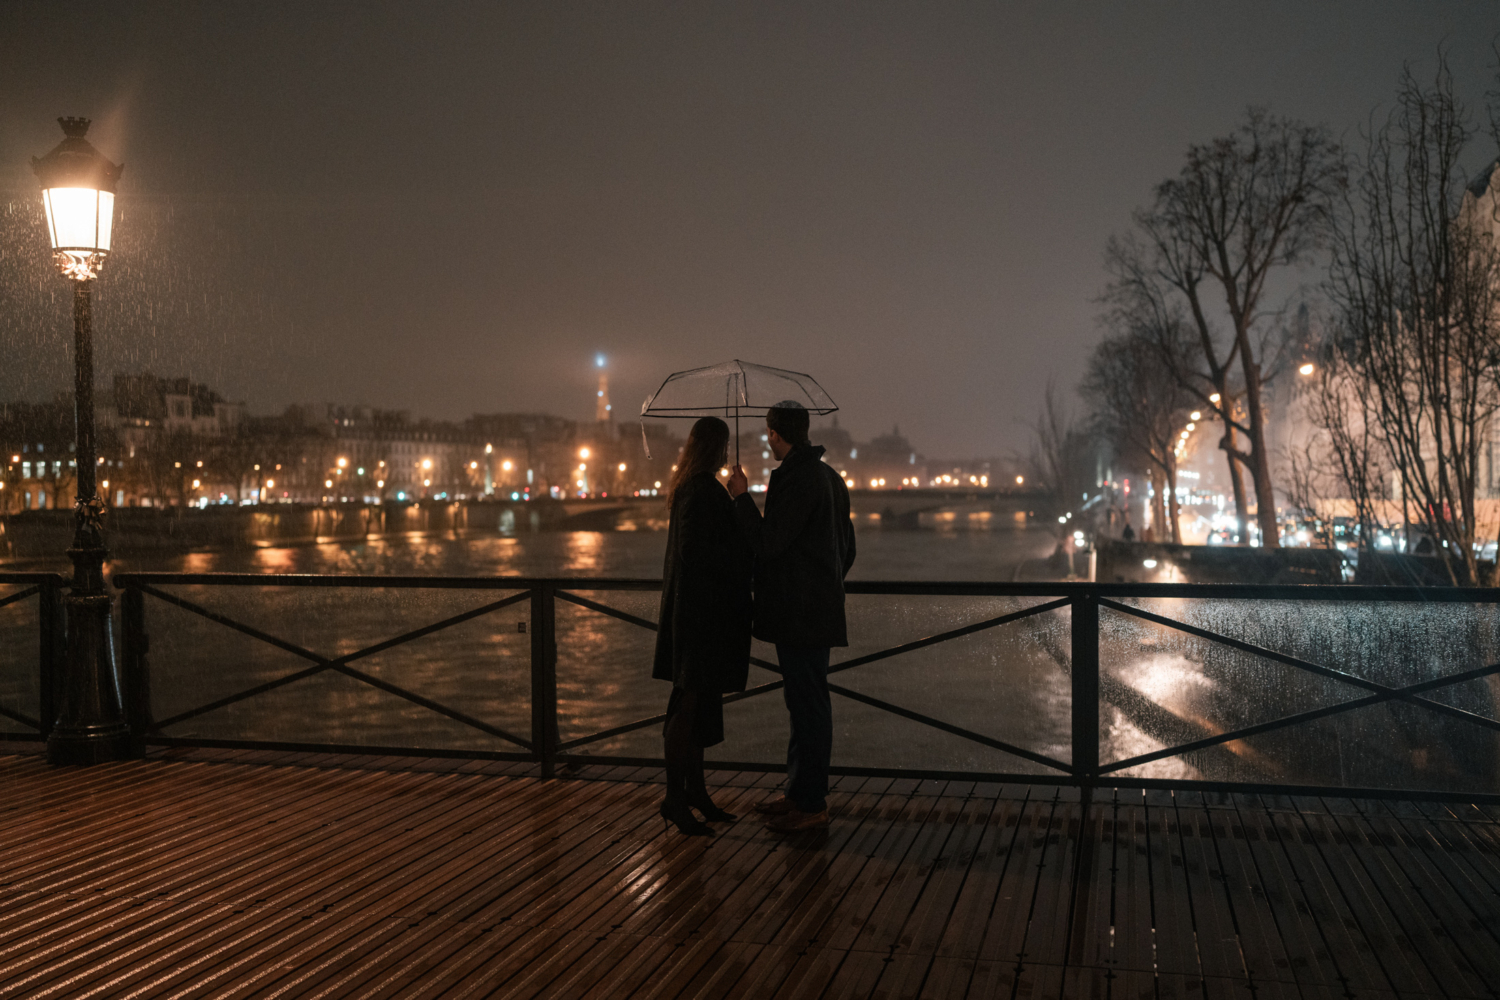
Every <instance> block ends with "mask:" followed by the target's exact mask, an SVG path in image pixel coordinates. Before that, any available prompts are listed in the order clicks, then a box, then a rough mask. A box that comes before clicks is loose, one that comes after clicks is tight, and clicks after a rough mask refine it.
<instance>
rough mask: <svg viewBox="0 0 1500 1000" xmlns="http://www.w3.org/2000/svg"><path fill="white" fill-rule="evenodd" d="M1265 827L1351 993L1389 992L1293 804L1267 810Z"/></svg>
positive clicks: (1376, 961) (1297, 897)
mask: <svg viewBox="0 0 1500 1000" xmlns="http://www.w3.org/2000/svg"><path fill="white" fill-rule="evenodd" d="M1265 817H1266V821H1267V824H1268V825H1267V830H1268V832H1269V835H1270V836H1271V837H1272V838H1274V843H1275V845H1276V851H1275V852H1274V853H1275V854H1276V855H1277V861H1278V865H1282V866H1284V872H1285V878H1286V881H1287V882H1288V884H1289V886H1294V887H1295V892H1296V895H1295V896H1293V899H1294V901H1296V900H1300V902H1301V905H1300V906H1298V907H1297V909H1298V912H1304V910H1303V907H1305V916H1306V918H1307V920H1309V921H1311V922H1313V923H1314V924H1315V926H1316V928H1317V933H1318V936H1319V938H1320V939H1321V940H1322V942H1323V943H1324V945H1326V947H1327V951H1328V956H1329V960H1330V961H1332V962H1333V963H1334V964H1335V965H1336V966H1337V968H1338V974H1339V976H1340V977H1341V981H1342V982H1343V983H1344V984H1345V985H1346V986H1347V988H1348V989H1349V990H1350V991H1353V992H1357V993H1361V994H1362V993H1364V992H1365V991H1370V990H1389V989H1390V988H1391V986H1390V979H1389V978H1388V977H1387V976H1386V974H1385V971H1384V969H1383V968H1382V967H1381V964H1380V961H1379V958H1378V956H1377V955H1376V954H1375V949H1374V947H1373V946H1372V945H1371V944H1370V941H1369V939H1368V937H1367V936H1366V935H1365V933H1364V931H1363V928H1362V927H1361V925H1360V923H1359V921H1358V920H1357V919H1355V915H1354V914H1352V913H1351V912H1350V911H1349V907H1348V905H1347V903H1346V901H1345V899H1344V897H1343V895H1342V894H1341V893H1340V892H1339V888H1338V885H1337V884H1336V883H1335V882H1334V881H1333V879H1332V876H1331V874H1330V873H1329V871H1328V869H1327V866H1326V865H1325V864H1324V863H1323V858H1322V855H1321V854H1320V853H1319V852H1318V851H1317V850H1316V848H1315V845H1314V844H1313V840H1312V836H1311V834H1310V833H1309V832H1308V831H1307V829H1306V828H1305V827H1304V826H1303V824H1302V823H1301V822H1300V820H1299V818H1298V816H1297V814H1296V813H1295V812H1293V811H1292V810H1291V809H1290V808H1287V809H1279V808H1268V809H1266V810H1265Z"/></svg>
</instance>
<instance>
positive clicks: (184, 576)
mask: <svg viewBox="0 0 1500 1000" xmlns="http://www.w3.org/2000/svg"><path fill="white" fill-rule="evenodd" d="M110 580H111V582H112V583H114V585H115V586H116V587H118V588H121V589H124V588H126V587H129V586H131V585H132V584H136V585H139V584H145V585H148V586H155V587H160V586H182V585H207V586H217V587H371V588H378V587H390V588H398V589H399V588H405V589H422V588H448V589H455V590H533V589H535V588H537V587H539V586H543V585H550V586H554V587H562V588H564V589H572V590H660V589H661V581H660V580H635V579H625V578H618V579H617V578H609V577H534V576H381V575H374V574H363V575H361V574H352V573H351V574H337V573H325V574H314V573H114V574H112V575H111V576H110Z"/></svg>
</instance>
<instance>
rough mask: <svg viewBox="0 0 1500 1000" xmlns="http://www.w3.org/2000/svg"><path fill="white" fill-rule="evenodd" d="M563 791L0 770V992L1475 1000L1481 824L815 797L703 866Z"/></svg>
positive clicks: (325, 776) (1483, 979)
mask: <svg viewBox="0 0 1500 1000" xmlns="http://www.w3.org/2000/svg"><path fill="white" fill-rule="evenodd" d="M596 770H597V771H598V773H597V774H593V773H591V772H590V771H585V772H584V774H583V775H582V776H579V777H573V778H568V779H563V780H556V781H541V780H538V779H537V778H535V777H533V776H531V775H529V774H528V773H526V770H525V768H524V767H522V766H520V765H496V764H482V763H474V762H467V763H454V762H421V761H417V762H414V761H408V760H393V759H390V758H386V759H378V760H377V759H371V758H358V759H354V758H340V757H331V756H325V757H312V756H306V755H303V756H293V755H284V754H283V755H271V754H258V755H257V754H249V753H231V752H225V753H217V754H210V753H208V752H205V751H198V752H195V753H193V754H179V755H176V756H171V755H165V756H160V757H156V758H153V759H149V760H144V761H135V762H130V763H124V764H112V765H104V766H99V767H95V768H90V769H87V770H80V769H53V768H50V767H48V766H47V765H46V764H45V763H44V762H43V761H42V760H41V759H40V758H39V757H37V756H35V755H32V754H24V753H21V754H11V755H10V756H4V757H0V996H3V997H26V998H33V997H68V998H82V997H101V998H104V997H107V998H111V1000H115V998H129V997H142V998H152V1000H157V998H179V997H180V998H187V997H214V998H220V997H236V998H238V997H413V998H416V997H421V998H429V997H430V998H437V997H444V998H459V997H475V998H477V997H489V996H494V997H532V996H551V997H568V998H573V997H627V996H628V997H729V996H735V997H757V998H760V997H975V998H979V997H984V998H988V997H1016V998H1025V1000H1040V998H1052V997H1058V996H1067V997H1110V998H1113V997H1119V998H1127V1000H1145V998H1157V997H1160V998H1179V997H1191V998H1197V997H1213V998H1218V997H1245V998H1272V997H1278V998H1279V997H1319V998H1324V997H1326V998H1337V997H1360V998H1363V997H1371V998H1375V997H1396V996H1401V997H1427V996H1431V997H1496V996H1500V993H1497V987H1500V814H1497V812H1496V811H1495V810H1493V809H1490V808H1485V807H1480V806H1472V805H1470V806H1439V805H1430V804H1414V803H1395V802H1366V801H1349V800H1330V799H1286V798H1268V797H1262V796H1241V795H1235V796H1208V797H1205V796H1202V795H1199V794H1196V793H1194V794H1177V795H1175V796H1173V795H1171V794H1167V793H1154V792H1153V793H1144V794H1143V793H1141V792H1139V791H1123V790H1121V791H1115V790H1104V791H1102V792H1098V793H1096V795H1095V798H1094V800H1093V804H1092V807H1091V808H1090V809H1089V810H1088V812H1087V816H1086V817H1085V816H1084V815H1083V810H1082V808H1081V806H1080V803H1079V801H1078V796H1077V793H1076V792H1071V791H1069V790H1066V789H1063V790H1059V789H1057V788H1053V787H1048V786H1042V785H1031V786H1028V785H1014V786H1003V787H1001V786H992V785H977V786H976V785H975V784H974V783H972V782H938V781H933V782H925V781H924V782H918V781H911V780H892V779H888V778H883V779H865V778H860V779H851V778H845V779H840V780H839V781H838V784H837V788H836V790H835V793H834V795H833V796H832V807H833V811H834V816H835V820H834V823H833V826H832V828H831V829H830V830H829V831H828V832H827V833H826V834H805V835H801V836H800V837H798V838H794V839H791V840H784V839H780V838H776V837H773V836H771V835H769V834H767V833H765V832H763V831H762V830H761V829H760V827H759V824H757V823H755V822H754V821H752V820H751V819H749V818H743V819H741V820H740V822H738V823H736V824H733V825H730V826H727V827H725V828H723V833H722V834H721V835H720V836H718V837H716V838H715V839H713V840H711V841H703V840H697V839H693V838H686V837H682V836H679V835H677V834H676V833H675V832H672V833H666V834H664V833H663V829H662V823H661V821H660V819H659V818H658V817H657V816H656V814H655V806H656V804H657V801H658V796H659V792H660V785H659V784H657V783H656V779H657V777H658V775H657V774H655V773H653V772H649V771H640V770H627V769H619V770H606V769H603V768H599V769H596ZM714 780H717V781H718V783H719V784H720V785H721V786H723V787H724V792H723V793H722V794H721V798H722V800H723V804H724V805H725V806H726V807H728V808H729V809H730V810H731V811H736V812H740V813H742V814H744V813H746V812H748V807H749V805H750V803H751V802H753V801H755V800H757V799H759V798H761V797H762V796H765V795H766V794H767V789H768V787H769V786H770V785H771V784H773V783H774V780H775V778H774V777H773V776H766V775H757V774H748V773H720V774H718V775H717V776H715V779H714Z"/></svg>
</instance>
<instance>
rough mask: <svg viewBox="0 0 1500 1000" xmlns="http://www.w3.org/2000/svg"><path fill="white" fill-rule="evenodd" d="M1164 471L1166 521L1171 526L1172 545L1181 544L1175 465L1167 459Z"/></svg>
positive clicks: (1180, 516) (1179, 508) (1180, 522)
mask: <svg viewBox="0 0 1500 1000" xmlns="http://www.w3.org/2000/svg"><path fill="white" fill-rule="evenodd" d="M1167 461H1168V465H1167V470H1166V477H1165V478H1166V481H1167V503H1166V508H1167V520H1168V522H1169V523H1170V524H1171V526H1172V534H1171V539H1172V544H1173V545H1181V544H1182V505H1181V504H1180V503H1178V502H1177V463H1176V462H1173V461H1172V460H1171V459H1168V460H1167Z"/></svg>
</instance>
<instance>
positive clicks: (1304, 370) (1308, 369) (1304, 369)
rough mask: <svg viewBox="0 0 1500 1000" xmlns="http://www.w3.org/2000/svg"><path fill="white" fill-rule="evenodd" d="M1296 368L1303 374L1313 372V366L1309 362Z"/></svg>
mask: <svg viewBox="0 0 1500 1000" xmlns="http://www.w3.org/2000/svg"><path fill="white" fill-rule="evenodd" d="M1297 370H1298V371H1299V372H1301V373H1302V374H1303V375H1311V374H1312V373H1313V366H1312V365H1311V364H1306V365H1303V366H1302V367H1301V368H1298V369H1297Z"/></svg>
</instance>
